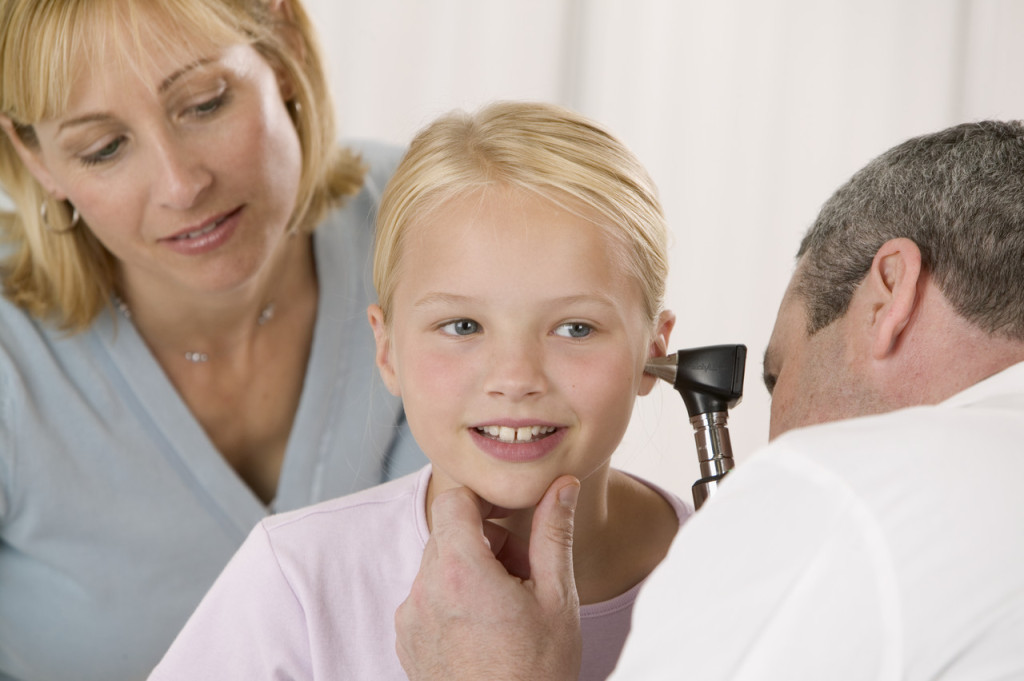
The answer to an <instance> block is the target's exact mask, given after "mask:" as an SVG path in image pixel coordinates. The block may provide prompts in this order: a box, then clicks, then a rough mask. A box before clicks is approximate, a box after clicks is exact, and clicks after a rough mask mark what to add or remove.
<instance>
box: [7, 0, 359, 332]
mask: <svg viewBox="0 0 1024 681" xmlns="http://www.w3.org/2000/svg"><path fill="white" fill-rule="evenodd" d="M275 1H276V0H161V2H158V3H154V2H150V1H149V0H61V1H60V2H54V1H53V0H4V2H3V3H2V4H0V27H2V29H0V31H2V33H0V113H2V114H3V115H4V116H7V117H8V118H10V119H11V121H12V122H13V123H14V127H15V130H16V134H17V135H18V136H19V138H20V139H21V141H22V142H24V143H25V144H26V145H28V146H30V147H33V146H35V145H37V140H36V138H35V133H34V130H33V128H32V125H33V123H36V122H38V121H41V120H46V119H52V118H56V117H59V116H60V115H62V114H63V113H64V112H65V111H66V109H67V106H68V93H69V92H70V91H71V89H72V87H71V86H72V83H73V82H74V80H75V78H76V77H78V75H79V74H80V73H81V69H82V68H83V66H82V65H83V64H87V63H98V62H96V58H97V57H99V56H100V55H101V54H108V52H105V51H104V50H106V49H108V48H106V47H105V46H106V45H117V46H120V48H121V51H120V55H121V58H122V59H124V60H125V63H126V64H129V65H130V64H132V63H134V62H133V60H134V59H136V58H139V57H141V58H145V56H146V55H147V54H148V55H152V54H159V53H161V51H165V52H169V51H171V50H180V49H181V47H182V45H183V44H184V45H185V46H186V47H192V48H195V49H199V46H201V45H208V44H209V43H210V42H212V43H214V44H218V45H225V46H226V45H232V44H249V45H251V46H252V47H253V48H254V49H255V50H256V51H257V52H259V54H260V55H261V56H262V57H263V58H264V59H266V61H267V62H268V63H269V64H270V65H271V66H272V67H273V68H274V69H275V70H277V71H278V72H279V73H281V74H282V75H283V76H284V78H285V80H286V81H287V82H288V83H289V85H290V86H291V90H292V94H293V98H292V99H290V100H289V101H288V102H287V106H288V110H289V112H290V114H291V118H292V121H293V122H294V124H295V128H296V130H297V131H298V137H299V141H300V145H301V149H302V174H301V177H300V181H299V193H298V198H297V200H296V205H295V208H294V211H293V214H292V217H291V221H290V223H289V229H293V230H301V231H311V230H312V229H313V228H314V227H315V226H316V224H317V223H318V222H319V221H320V219H321V218H322V217H323V215H324V213H325V212H326V211H327V209H328V208H329V207H330V206H331V205H332V204H333V203H335V202H336V201H338V200H340V199H342V198H343V197H345V196H349V195H352V194H355V193H356V192H357V191H358V190H359V188H360V187H361V186H362V182H363V175H364V172H365V169H364V167H363V165H362V163H361V161H360V160H359V158H358V157H356V156H355V155H354V154H352V153H351V152H350V151H348V150H345V149H342V148H339V147H338V146H337V144H336V138H335V130H334V109H333V106H332V104H331V100H330V95H329V93H328V88H327V81H326V78H325V75H324V71H323V66H322V62H321V57H320V48H319V45H318V44H317V41H316V37H315V33H314V30H313V26H312V23H311V22H310V20H309V17H308V16H307V15H306V13H305V11H304V10H303V8H302V5H301V3H300V0H283V2H285V3H286V6H285V7H284V8H283V9H282V8H277V9H274V8H272V7H271V5H273V4H274V3H275ZM0 186H2V188H3V189H4V190H5V191H6V192H7V193H8V194H9V195H10V197H11V199H12V200H13V201H14V204H15V208H16V211H15V212H14V213H11V214H0V233H2V234H3V236H4V237H5V239H4V240H5V241H7V242H9V244H8V248H10V249H11V251H10V253H11V257H10V259H9V260H8V262H7V263H6V264H5V266H4V271H3V287H4V294H5V295H6V296H7V297H8V298H10V299H11V300H13V301H14V302H15V303H16V304H17V305H20V306H22V307H23V308H25V309H26V310H28V311H29V312H30V313H31V314H33V315H35V316H37V317H41V318H53V319H54V320H55V321H56V322H57V323H58V324H59V325H60V326H61V327H63V328H67V329H73V330H80V329H83V328H85V327H86V326H88V325H89V324H90V323H91V322H92V320H93V319H94V318H95V316H96V314H98V313H99V311H100V310H101V309H102V307H103V306H105V305H107V304H108V302H109V300H110V295H111V293H112V292H113V288H114V285H115V275H116V261H115V259H114V257H113V256H112V255H111V254H110V253H109V252H108V251H107V250H106V249H105V248H104V247H103V246H102V245H101V244H100V242H99V241H98V240H97V239H96V238H95V237H94V236H93V235H92V233H91V231H90V230H89V229H87V228H85V226H84V225H79V226H77V227H75V228H74V229H72V230H70V231H68V232H66V233H56V232H54V231H51V230H50V229H47V228H46V225H44V224H43V220H42V219H41V216H40V209H41V208H42V207H43V206H44V205H45V207H46V208H45V210H46V214H47V222H48V223H49V224H50V225H53V226H55V227H56V228H59V227H60V226H64V225H69V224H70V223H71V218H70V209H69V206H68V204H67V202H63V201H62V202H57V201H55V200H53V199H52V197H50V196H48V194H47V192H46V191H45V190H44V189H43V187H42V186H40V185H39V183H38V182H36V181H35V179H34V178H33V177H32V175H31V174H30V173H29V171H28V169H27V168H26V167H25V166H24V164H23V163H22V162H21V160H20V159H19V157H18V155H17V153H16V152H15V149H14V146H13V145H12V143H11V141H10V140H9V139H8V138H7V136H6V135H2V134H0Z"/></svg>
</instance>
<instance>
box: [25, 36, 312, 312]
mask: <svg viewBox="0 0 1024 681" xmlns="http://www.w3.org/2000/svg"><path fill="white" fill-rule="evenodd" d="M142 42H143V44H145V40H144V39H143V41H142ZM163 44H168V43H166V42H164V43H163ZM116 49H117V48H116V47H111V48H109V49H107V50H106V51H105V53H106V56H105V58H104V59H102V60H99V61H98V63H92V64H88V65H87V66H84V67H83V69H82V72H81V75H80V77H79V78H78V79H77V80H76V81H75V82H74V84H73V88H72V91H71V93H70V106H69V108H68V110H67V112H66V113H65V115H63V116H62V117H60V118H59V119H56V120H46V121H42V122H40V123H38V124H37V125H35V126H34V127H35V131H36V134H37V137H38V139H39V147H38V148H37V149H20V150H19V151H20V153H21V155H22V158H23V159H24V160H25V161H26V163H27V164H28V165H29V168H30V170H32V172H33V174H34V175H35V176H36V178H37V179H38V180H39V181H40V183H41V184H42V185H43V186H44V187H45V188H46V189H47V190H48V191H50V192H51V193H52V194H53V195H54V196H55V197H57V198H58V199H68V200H70V201H71V203H73V204H74V205H75V207H77V208H78V210H79V212H80V213H81V215H82V218H83V219H84V220H85V221H86V222H87V223H88V225H89V228H90V229H91V230H92V231H93V232H94V233H95V235H96V237H97V238H98V239H99V240H100V241H101V242H102V243H103V245H104V246H106V248H107V249H108V250H109V251H110V252H111V253H113V254H114V256H115V257H116V258H117V259H118V260H119V261H120V266H121V270H122V275H123V277H124V280H125V282H126V284H127V285H129V286H135V287H149V288H150V289H153V288H154V287H155V289H156V290H159V291H163V292H173V291H179V292H182V293H186V294H193V295H194V294H196V293H215V292H219V291H225V290H230V289H232V288H233V287H235V286H238V285H240V284H241V283H244V282H245V281H246V280H248V278H249V277H250V276H251V275H252V274H253V273H254V272H255V271H256V270H257V269H259V268H260V267H261V266H263V265H264V264H265V263H266V262H267V260H268V258H269V254H270V253H271V252H272V251H273V250H274V248H275V246H276V245H278V244H279V243H280V242H281V240H282V239H283V238H284V237H285V232H286V226H287V224H288V221H289V218H290V217H291V215H292V212H293V209H294V206H295V200H296V195H297V191H298V183H299V176H300V172H301V163H302V160H301V151H300V146H299V140H298V136H297V133H296V131H295V127H294V125H293V124H292V121H291V119H290V117H289V116H288V112H287V109H286V107H285V104H284V101H283V99H282V88H281V83H280V82H279V78H278V76H277V74H276V73H275V71H274V70H273V69H272V68H271V66H270V65H269V64H268V63H267V62H266V61H265V60H264V59H263V58H261V57H260V55H259V54H258V53H257V52H256V51H255V50H254V49H252V48H251V47H249V46H247V45H234V46H227V47H224V46H218V45H214V44H212V43H208V44H201V45H200V46H199V47H198V48H196V47H195V44H194V43H193V46H192V47H191V48H189V49H185V48H184V47H182V48H181V49H179V50H174V49H171V50H164V49H154V50H151V51H150V52H149V53H145V52H143V53H142V54H138V55H133V56H131V57H127V58H125V57H122V56H120V55H118V54H116V53H115V50H116Z"/></svg>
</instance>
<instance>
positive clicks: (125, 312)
mask: <svg viewBox="0 0 1024 681" xmlns="http://www.w3.org/2000/svg"><path fill="white" fill-rule="evenodd" d="M114 307H116V308H117V311H118V312H120V313H121V316H122V317H124V318H125V319H127V320H128V321H129V322H130V321H131V320H132V311H131V308H129V307H128V303H126V302H124V301H123V300H122V299H121V297H120V296H118V295H114ZM273 318H274V303H273V302H269V303H267V304H266V305H264V306H263V309H262V310H260V316H259V317H257V318H256V326H263V325H264V324H266V323H267V322H269V321H270V320H271V319H273ZM185 359H186V360H188V361H189V362H192V363H193V364H202V363H204V362H209V361H210V355H209V354H208V353H205V352H197V351H195V350H186V351H185Z"/></svg>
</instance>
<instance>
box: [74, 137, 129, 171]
mask: <svg viewBox="0 0 1024 681" xmlns="http://www.w3.org/2000/svg"><path fill="white" fill-rule="evenodd" d="M123 141H124V140H123V138H121V137H118V138H116V139H115V140H113V141H112V142H111V143H110V144H108V145H107V146H105V147H103V148H102V149H100V150H99V151H97V152H95V153H92V154H89V155H88V156H83V157H82V163H84V164H85V165H87V166H91V165H96V164H97V163H103V162H104V161H109V160H110V159H111V158H113V157H114V155H115V154H116V153H117V151H118V149H120V148H121V143H122V142H123Z"/></svg>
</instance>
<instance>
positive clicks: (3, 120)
mask: <svg viewBox="0 0 1024 681" xmlns="http://www.w3.org/2000/svg"><path fill="white" fill-rule="evenodd" d="M0 129H2V130H3V131H4V133H5V134H6V135H7V139H8V140H10V143H11V146H12V147H14V151H15V153H16V154H18V158H20V159H21V162H22V163H24V164H25V167H26V168H28V171H29V172H30V173H32V177H34V178H36V182H38V183H39V184H40V185H42V187H43V189H44V190H46V192H47V193H48V194H50V196H52V197H53V198H54V199H56V200H57V201H63V200H65V199H66V198H68V197H67V195H66V194H65V193H64V192H62V191H60V190H58V189H57V183H56V182H54V180H53V176H52V175H50V171H49V170H48V169H47V168H46V165H45V164H44V163H43V159H42V157H41V156H40V153H39V150H38V149H34V148H32V147H30V146H28V144H26V143H25V140H24V139H22V136H21V135H19V134H18V131H17V129H15V126H14V121H12V120H11V119H10V118H8V117H7V116H4V115H2V114H0Z"/></svg>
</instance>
